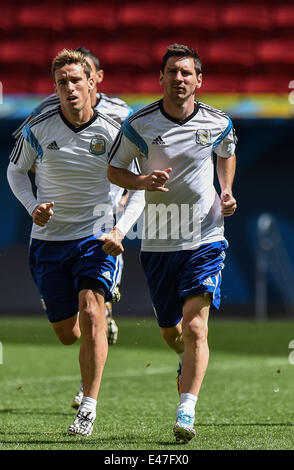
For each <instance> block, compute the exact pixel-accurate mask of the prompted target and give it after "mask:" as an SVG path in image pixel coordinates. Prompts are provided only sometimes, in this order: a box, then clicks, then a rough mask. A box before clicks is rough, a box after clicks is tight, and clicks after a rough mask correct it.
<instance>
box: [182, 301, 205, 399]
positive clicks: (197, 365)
mask: <svg viewBox="0 0 294 470" xmlns="http://www.w3.org/2000/svg"><path fill="white" fill-rule="evenodd" d="M210 304H211V296H210V294H208V293H205V294H201V295H197V296H191V297H187V298H186V300H185V303H184V306H183V320H182V335H183V342H184V345H185V350H184V356H183V366H182V393H192V394H193V395H196V396H198V394H199V391H200V387H201V384H202V381H203V379H204V375H205V372H206V369H207V365H208V359H209V348H208V342H207V335H208V316H209V309H210Z"/></svg>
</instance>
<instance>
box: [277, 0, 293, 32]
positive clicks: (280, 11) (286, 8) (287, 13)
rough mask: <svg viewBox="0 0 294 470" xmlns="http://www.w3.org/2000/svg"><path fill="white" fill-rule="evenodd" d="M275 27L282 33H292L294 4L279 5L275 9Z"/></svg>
mask: <svg viewBox="0 0 294 470" xmlns="http://www.w3.org/2000/svg"><path fill="white" fill-rule="evenodd" d="M273 23H274V27H275V28H278V30H279V33H280V34H285V33H286V34H290V35H291V36H293V31H294V5H293V4H289V5H279V6H277V7H276V8H275V9H274V11H273Z"/></svg>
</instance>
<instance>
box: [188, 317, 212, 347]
mask: <svg viewBox="0 0 294 470" xmlns="http://www.w3.org/2000/svg"><path fill="white" fill-rule="evenodd" d="M207 336H208V326H207V322H206V321H204V320H203V319H202V318H201V317H199V316H196V317H195V318H193V320H191V321H188V322H184V321H183V340H184V342H193V343H197V342H205V341H206V340H207Z"/></svg>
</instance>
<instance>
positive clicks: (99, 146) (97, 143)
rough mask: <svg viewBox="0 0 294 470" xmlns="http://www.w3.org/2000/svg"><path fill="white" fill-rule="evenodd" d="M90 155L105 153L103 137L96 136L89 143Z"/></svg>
mask: <svg viewBox="0 0 294 470" xmlns="http://www.w3.org/2000/svg"><path fill="white" fill-rule="evenodd" d="M89 150H90V153H92V154H93V155H102V154H103V153H105V151H106V143H105V139H104V137H103V135H99V134H96V135H95V136H94V137H93V138H92V140H91V143H90V149H89Z"/></svg>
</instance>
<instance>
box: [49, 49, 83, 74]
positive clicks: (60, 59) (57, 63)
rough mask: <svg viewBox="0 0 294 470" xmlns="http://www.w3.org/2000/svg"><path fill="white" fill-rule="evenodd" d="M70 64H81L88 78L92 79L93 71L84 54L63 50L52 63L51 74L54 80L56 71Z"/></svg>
mask: <svg viewBox="0 0 294 470" xmlns="http://www.w3.org/2000/svg"><path fill="white" fill-rule="evenodd" d="M70 64H81V66H82V68H83V71H84V72H85V74H86V76H87V78H90V76H91V72H92V70H91V66H90V64H89V63H88V62H87V60H86V57H85V56H84V54H82V53H81V52H79V51H76V50H70V49H63V50H62V51H60V52H59V53H58V54H57V56H56V57H55V58H54V59H53V61H52V66H51V72H52V75H53V78H54V80H55V72H56V70H57V69H60V68H61V67H63V66H64V65H70Z"/></svg>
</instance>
